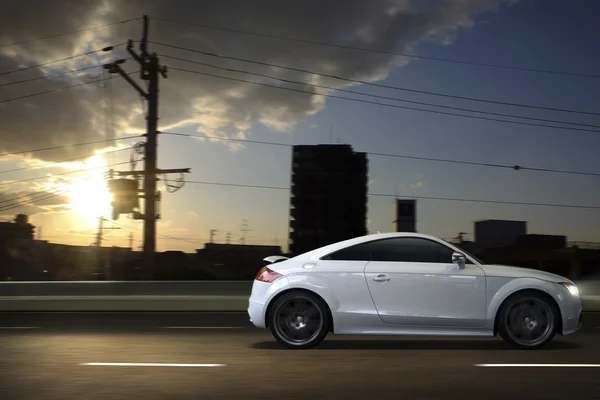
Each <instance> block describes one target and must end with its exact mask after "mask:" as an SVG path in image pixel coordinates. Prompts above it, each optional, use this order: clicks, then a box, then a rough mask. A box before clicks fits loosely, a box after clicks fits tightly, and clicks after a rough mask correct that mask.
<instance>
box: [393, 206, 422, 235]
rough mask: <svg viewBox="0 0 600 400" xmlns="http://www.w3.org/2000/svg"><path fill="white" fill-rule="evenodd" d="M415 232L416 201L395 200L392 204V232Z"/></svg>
mask: <svg viewBox="0 0 600 400" xmlns="http://www.w3.org/2000/svg"><path fill="white" fill-rule="evenodd" d="M416 231H417V201H416V200H414V199H408V200H406V199H396V201H395V202H394V232H416Z"/></svg>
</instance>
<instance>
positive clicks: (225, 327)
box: [162, 326, 244, 329]
mask: <svg viewBox="0 0 600 400" xmlns="http://www.w3.org/2000/svg"><path fill="white" fill-rule="evenodd" d="M162 329H244V327H243V326H163V327H162Z"/></svg>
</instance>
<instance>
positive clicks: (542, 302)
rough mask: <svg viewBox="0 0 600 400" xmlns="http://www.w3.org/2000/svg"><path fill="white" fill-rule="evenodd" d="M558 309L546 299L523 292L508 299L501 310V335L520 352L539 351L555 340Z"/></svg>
mask: <svg viewBox="0 0 600 400" xmlns="http://www.w3.org/2000/svg"><path fill="white" fill-rule="evenodd" d="M558 321H559V318H558V310H556V307H555V306H554V304H553V303H552V302H551V301H550V299H548V298H547V297H546V296H543V295H542V294H539V293H536V292H523V293H518V294H516V295H514V296H513V297H511V298H509V299H507V301H506V302H505V303H504V304H503V305H502V307H501V309H500V314H499V319H498V332H499V333H500V336H502V339H504V340H505V341H506V342H507V343H509V344H511V345H513V346H515V347H517V348H520V349H538V348H541V347H544V346H545V345H547V344H548V343H550V341H551V340H552V339H553V338H554V335H555V334H556V324H557V322H558Z"/></svg>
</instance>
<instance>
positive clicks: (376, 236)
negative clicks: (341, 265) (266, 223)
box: [298, 232, 445, 259]
mask: <svg viewBox="0 0 600 400" xmlns="http://www.w3.org/2000/svg"><path fill="white" fill-rule="evenodd" d="M397 237H416V238H423V239H430V240H433V241H436V242H439V243H445V242H444V241H443V240H441V239H440V238H438V237H435V236H431V235H426V234H423V233H416V232H388V233H373V234H370V235H365V236H359V237H355V238H352V239H348V240H343V241H341V242H337V243H333V244H330V245H327V246H324V247H320V248H318V249H315V250H312V251H309V252H307V253H304V254H300V255H299V256H298V257H302V258H311V259H314V258H320V257H322V256H324V255H327V254H329V253H332V252H334V251H337V250H341V249H344V248H346V247H349V246H354V245H357V244H361V243H365V242H371V241H373V240H381V239H392V238H397Z"/></svg>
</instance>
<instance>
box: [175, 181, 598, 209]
mask: <svg viewBox="0 0 600 400" xmlns="http://www.w3.org/2000/svg"><path fill="white" fill-rule="evenodd" d="M185 183H191V184H199V185H216V186H232V187H244V188H255V189H271V190H285V191H289V190H291V189H290V188H289V187H284V186H264V185H246V184H237V183H223V182H206V181H204V182H203V181H185ZM367 195H368V196H374V197H394V198H401V197H406V196H398V195H395V194H387V193H368V194H367ZM410 198H411V199H422V200H443V201H457V202H470V203H493V204H513V205H524V206H538V207H562V208H582V209H593V210H600V206H588V205H579V204H554V203H532V202H521V201H503V200H481V199H466V198H456V197H433V196H410Z"/></svg>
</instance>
